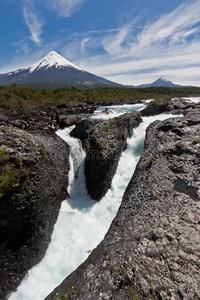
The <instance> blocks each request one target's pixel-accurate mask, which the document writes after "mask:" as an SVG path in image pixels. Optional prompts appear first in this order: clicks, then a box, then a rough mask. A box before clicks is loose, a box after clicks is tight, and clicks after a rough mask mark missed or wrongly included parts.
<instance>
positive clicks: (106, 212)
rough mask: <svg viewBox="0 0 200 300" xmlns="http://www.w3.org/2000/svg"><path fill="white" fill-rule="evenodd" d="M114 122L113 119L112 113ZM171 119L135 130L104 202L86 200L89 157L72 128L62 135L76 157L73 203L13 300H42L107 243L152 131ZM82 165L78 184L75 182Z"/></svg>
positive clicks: (66, 205)
mask: <svg viewBox="0 0 200 300" xmlns="http://www.w3.org/2000/svg"><path fill="white" fill-rule="evenodd" d="M112 109H116V108H115V107H113V108H112ZM132 109H133V107H132V108H128V109H127V111H130V110H132ZM137 109H138V107H137ZM117 110H119V107H118V108H117ZM111 116H112V117H113V113H112V112H111ZM102 117H103V115H102ZM169 117H175V116H174V115H170V114H162V115H158V116H154V117H144V118H143V122H142V123H141V124H140V125H139V127H138V128H137V129H135V130H134V134H133V137H132V138H130V139H128V141H127V142H128V147H127V150H126V151H124V152H123V153H122V155H121V158H120V161H119V164H118V168H117V172H116V174H115V176H114V178H113V181H112V187H111V189H110V190H109V191H108V192H107V194H106V195H105V196H104V197H103V199H102V200H101V201H100V202H96V201H94V200H92V199H91V198H90V196H89V195H88V194H87V190H86V187H85V176H84V160H85V154H84V152H83V151H82V149H81V146H80V142H79V141H78V140H76V139H73V138H71V137H70V136H69V131H70V130H69V129H68V128H67V129H64V130H59V131H58V135H59V136H61V137H62V138H63V139H64V140H65V141H66V142H67V143H68V144H69V145H70V147H71V152H72V153H73V155H72V158H71V160H70V161H71V165H72V168H71V173H70V178H71V180H70V182H71V184H70V189H69V190H70V198H69V199H68V200H66V201H63V203H62V205H61V209H60V213H59V216H58V220H57V223H56V224H55V227H54V231H53V234H52V238H51V243H50V244H49V247H48V250H47V252H46V255H45V257H44V259H43V260H42V261H41V262H40V263H39V264H38V265H36V266H35V267H33V268H32V269H31V270H29V272H28V275H27V277H26V278H25V279H24V280H23V281H22V283H21V285H20V286H19V287H18V289H17V291H16V292H15V293H13V294H12V295H11V296H10V297H9V300H43V299H44V298H45V297H46V296H47V295H48V294H49V293H50V292H51V291H52V290H53V289H54V288H55V287H56V286H57V285H58V284H60V283H61V282H62V280H63V279H64V278H65V277H66V276H67V275H68V274H70V273H71V272H72V271H73V270H74V269H76V268H77V267H78V266H79V265H80V264H81V263H82V262H83V261H84V260H85V259H86V258H87V256H88V251H90V250H92V249H93V248H94V247H96V246H97V245H98V243H99V242H100V241H101V240H102V239H103V238H104V235H105V233H106V232H107V230H108V228H109V226H110V224H111V222H112V220H113V218H114V216H115V215H116V213H117V210H118V208H119V206H120V203H121V200H122V196H123V193H124V191H125V189H126V186H127V185H128V182H129V181H130V179H131V177H132V175H133V172H134V170H135V167H136V165H137V163H138V161H139V158H140V156H141V153H142V151H143V143H144V137H145V130H146V128H147V126H148V125H149V124H150V123H151V122H153V121H154V120H164V119H166V118H169ZM105 119H107V115H106V116H105ZM73 162H75V166H73ZM79 165H80V168H79V175H78V178H76V179H74V174H75V172H76V170H77V168H78V166H79ZM74 170H75V171H74Z"/></svg>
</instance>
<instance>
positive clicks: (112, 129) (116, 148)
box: [85, 112, 142, 200]
mask: <svg viewBox="0 0 200 300" xmlns="http://www.w3.org/2000/svg"><path fill="white" fill-rule="evenodd" d="M141 121H142V118H141V114H140V112H132V113H127V114H124V115H122V116H120V117H117V118H113V119H110V120H107V121H103V122H99V123H97V124H96V125H95V126H94V128H93V129H92V130H91V132H90V135H89V147H88V150H87V153H86V162H85V177H86V187H87V190H88V193H89V194H90V196H91V197H92V198H93V199H95V200H100V199H101V198H102V197H103V196H104V195H105V194H106V192H107V190H108V189H109V188H110V187H111V182H112V179H113V176H114V175H115V172H116V169H117V165H118V161H119V157H120V155H121V153H122V151H123V150H124V149H125V148H126V140H127V138H128V137H131V136H132V134H133V128H135V127H137V126H138V125H139V124H140V122H141Z"/></svg>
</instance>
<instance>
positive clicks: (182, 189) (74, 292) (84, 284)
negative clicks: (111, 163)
mask: <svg viewBox="0 0 200 300" xmlns="http://www.w3.org/2000/svg"><path fill="white" fill-rule="evenodd" d="M199 150H200V111H199V110H193V111H192V112H191V113H190V114H188V115H186V116H185V117H183V118H176V119H168V120H165V121H162V122H159V121H157V122H154V123H153V124H151V125H150V127H149V128H148V130H147V137H146V142H145V150H144V153H143V155H142V157H141V160H140V162H139V164H138V166H137V168H136V171H135V173H134V175H133V177H132V179H131V181H130V183H129V185H128V187H127V189H126V192H125V194H124V197H123V200H122V204H121V206H120V209H119V211H118V213H117V216H116V217H115V219H114V220H113V222H112V224H111V227H110V229H109V231H108V233H107V234H106V236H105V238H104V240H103V241H102V242H101V243H100V244H99V246H98V247H97V248H96V249H94V250H93V252H92V254H91V255H90V256H89V257H88V259H87V260H86V261H85V262H84V263H83V264H82V265H81V266H79V268H78V269H77V270H75V271H74V272H73V273H72V274H71V275H69V276H68V277H67V278H66V279H65V280H64V281H63V282H62V284H61V285H60V286H59V287H57V288H56V289H55V290H54V291H53V292H52V293H51V294H50V295H49V296H48V297H47V298H46V299H47V300H53V299H55V294H56V293H58V294H59V295H68V296H69V298H70V299H71V300H73V299H74V300H85V299H95V300H100V299H102V300H103V299H110V300H111V299H112V300H123V299H127V300H128V299H144V300H145V299H169V300H172V299H173V300H174V299H175V300H176V299H177V300H178V299H187V300H189V299H191V300H199V299H200V239H199V236H200V167H199V166H200V154H199V153H200V151H199ZM72 286H74V289H72Z"/></svg>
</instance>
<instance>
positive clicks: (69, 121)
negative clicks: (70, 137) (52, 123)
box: [59, 114, 88, 129]
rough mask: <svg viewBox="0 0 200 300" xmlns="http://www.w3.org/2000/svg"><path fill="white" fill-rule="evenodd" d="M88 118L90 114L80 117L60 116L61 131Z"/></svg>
mask: <svg viewBox="0 0 200 300" xmlns="http://www.w3.org/2000/svg"><path fill="white" fill-rule="evenodd" d="M85 118H88V114H80V115H68V116H66V115H60V116H59V127H60V128H61V129H63V128H65V127H69V126H72V125H74V124H76V123H77V122H79V121H80V120H81V119H85Z"/></svg>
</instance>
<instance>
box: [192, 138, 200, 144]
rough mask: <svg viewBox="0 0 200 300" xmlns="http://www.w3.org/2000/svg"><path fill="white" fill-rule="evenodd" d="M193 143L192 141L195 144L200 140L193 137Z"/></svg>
mask: <svg viewBox="0 0 200 300" xmlns="http://www.w3.org/2000/svg"><path fill="white" fill-rule="evenodd" d="M191 143H192V144H193V145H196V144H198V143H200V140H199V139H197V138H193V139H192V140H191Z"/></svg>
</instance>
